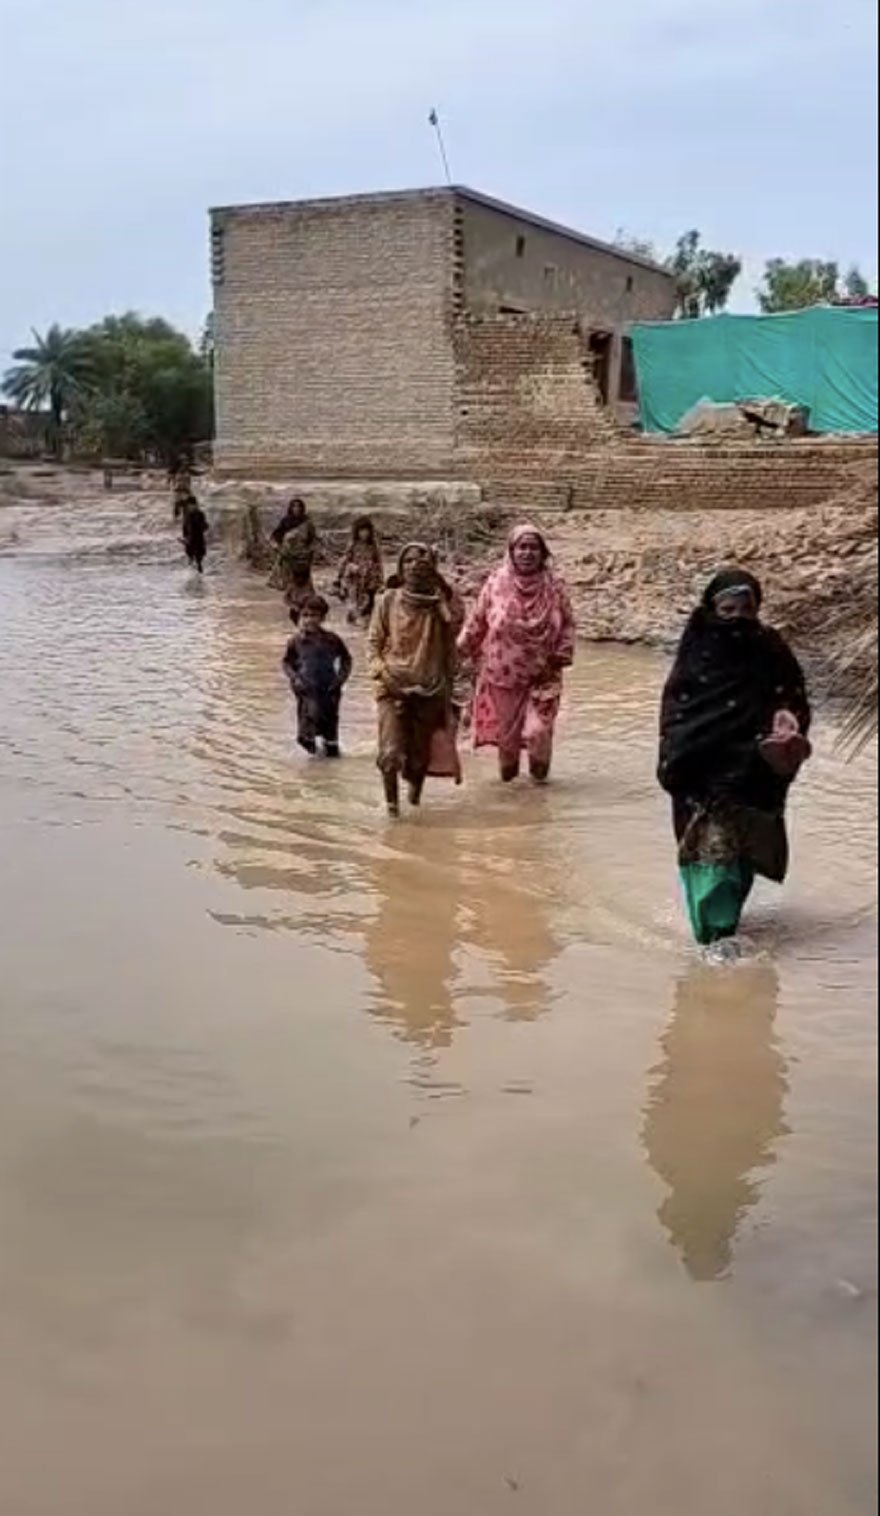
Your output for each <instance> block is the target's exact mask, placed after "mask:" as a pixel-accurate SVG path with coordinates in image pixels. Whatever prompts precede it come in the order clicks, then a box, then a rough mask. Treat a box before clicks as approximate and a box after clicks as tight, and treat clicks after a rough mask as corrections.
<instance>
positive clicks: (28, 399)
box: [3, 322, 94, 450]
mask: <svg viewBox="0 0 880 1516" xmlns="http://www.w3.org/2000/svg"><path fill="white" fill-rule="evenodd" d="M33 337H34V345H33V347H20V348H18V349H17V351H16V352H14V353H13V355H12V356H13V358H14V359H15V366H14V367H13V368H11V369H9V370H7V373H6V375H5V376H4V379H3V390H4V393H5V394H7V395H8V396H9V398H10V399H11V400H12V401H14V403H15V404H16V405H18V406H20V407H21V409H22V410H26V411H41V410H46V409H48V411H49V415H50V416H51V430H52V440H53V443H54V446H55V448H56V449H58V450H60V447H61V439H62V434H63V427H64V422H65V419H66V417H67V416H68V414H69V412H70V410H71V407H72V406H73V405H74V404H75V402H76V401H77V400H79V399H81V398H82V397H83V396H84V395H86V394H87V393H88V392H89V390H90V388H91V386H92V382H93V378H94V354H93V352H92V350H91V348H90V346H89V344H88V343H86V342H84V340H83V336H82V333H81V332H75V331H68V330H66V329H65V328H64V327H61V326H59V325H58V324H57V322H56V323H54V324H53V325H52V326H50V327H49V330H48V331H47V332H46V334H45V336H42V337H41V336H40V334H39V332H36V331H35V332H34V333H33Z"/></svg>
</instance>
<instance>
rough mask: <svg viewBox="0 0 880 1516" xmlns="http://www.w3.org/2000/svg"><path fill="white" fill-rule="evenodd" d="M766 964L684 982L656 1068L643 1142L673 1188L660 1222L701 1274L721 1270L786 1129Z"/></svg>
mask: <svg viewBox="0 0 880 1516" xmlns="http://www.w3.org/2000/svg"><path fill="white" fill-rule="evenodd" d="M777 995H778V980H777V975H776V970H775V969H774V968H772V967H771V966H770V965H768V964H752V965H740V966H739V967H738V968H736V969H734V970H731V971H730V972H725V971H723V970H718V969H713V968H707V967H700V968H698V969H695V970H693V971H692V972H691V973H689V974H687V975H686V976H685V977H684V978H683V979H681V980H680V981H679V984H678V989H677V993H676V999H675V1005H674V1007H673V1011H672V1017H671V1020H670V1022H669V1024H668V1026H667V1028H666V1031H665V1032H664V1034H663V1037H662V1039H661V1046H662V1048H663V1061H662V1063H661V1064H660V1065H659V1066H658V1067H657V1068H656V1069H655V1070H653V1071H652V1072H653V1074H654V1076H656V1077H655V1082H654V1084H653V1086H652V1088H651V1091H650V1094H649V1097H648V1102H647V1106H646V1112H645V1125H644V1129H643V1140H644V1144H645V1149H646V1151H647V1155H648V1160H649V1162H650V1164H651V1166H652V1168H654V1169H655V1170H656V1172H657V1173H658V1174H659V1175H660V1177H661V1179H663V1180H665V1182H666V1184H667V1185H668V1186H669V1191H670V1193H669V1194H668V1196H667V1197H666V1199H665V1200H664V1201H663V1204H662V1205H661V1206H660V1209H659V1211H658V1213H657V1214H658V1216H659V1218H660V1221H661V1223H662V1225H663V1227H664V1228H665V1230H666V1231H667V1232H668V1233H669V1236H670V1239H671V1240H672V1242H673V1243H674V1245H675V1246H676V1248H677V1249H678V1250H679V1252H680V1253H681V1256H682V1259H683V1260H684V1265H685V1268H686V1269H687V1271H688V1273H689V1274H690V1275H691V1278H693V1279H696V1280H709V1279H719V1278H721V1277H723V1276H724V1275H725V1274H726V1273H727V1271H728V1269H729V1267H730V1262H731V1254H732V1247H733V1240H734V1237H735V1235H736V1231H737V1228H738V1226H739V1224H740V1222H741V1220H742V1218H743V1216H744V1215H745V1213H746V1212H747V1211H748V1210H750V1209H751V1207H752V1206H753V1205H754V1204H755V1202H756V1201H757V1199H758V1197H759V1195H760V1191H761V1180H760V1175H759V1172H758V1171H760V1170H761V1169H763V1168H766V1167H767V1166H768V1165H770V1164H772V1163H774V1162H775V1158H776V1153H775V1147H776V1143H777V1141H778V1139H779V1138H780V1137H782V1136H784V1135H785V1134H786V1131H787V1128H786V1126H785V1124H784V1122H783V1117H782V1108H783V1100H784V1097H785V1094H786V1092H787V1089H788V1084H787V1080H786V1065H785V1061H784V1059H783V1058H782V1056H781V1054H780V1052H779V1049H778V1047H777V1043H776V1038H775V1035H774V1030H773V1020H774V1016H775V1013H776V1002H777Z"/></svg>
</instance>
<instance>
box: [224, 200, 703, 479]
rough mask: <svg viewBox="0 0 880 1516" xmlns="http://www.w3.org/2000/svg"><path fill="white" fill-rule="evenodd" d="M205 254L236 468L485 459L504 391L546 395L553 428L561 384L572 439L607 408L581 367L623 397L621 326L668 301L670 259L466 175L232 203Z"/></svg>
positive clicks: (626, 354) (409, 470)
mask: <svg viewBox="0 0 880 1516" xmlns="http://www.w3.org/2000/svg"><path fill="white" fill-rule="evenodd" d="M211 253H212V275H213V284H214V323H215V343H216V352H215V376H216V379H215V383H216V401H217V440H216V449H215V461H216V465H217V467H218V469H219V470H220V471H221V472H226V473H230V474H239V475H242V474H255V475H260V474H263V475H271V474H295V475H300V476H303V477H312V478H320V477H336V478H343V477H349V478H388V479H390V478H432V477H433V478H444V477H456V476H460V475H462V474H463V473H468V472H470V473H471V474H473V461H474V457H475V449H476V450H479V447H480V446H482V439H481V435H480V433H479V425H478V422H477V420H476V414H477V413H480V412H487V413H488V411H492V415H493V420H492V422H491V426H490V430H491V431H492V440H493V442H494V444H495V445H496V446H500V445H501V443H502V441H503V438H504V426H503V424H502V418H501V411H502V410H504V409H505V405H504V403H503V397H502V401H499V395H500V394H501V392H502V391H504V390H505V388H506V389H507V390H508V391H509V392H510V396H511V400H512V409H513V411H518V410H519V411H521V410H522V407H523V404H525V403H526V402H525V400H524V396H525V392H526V391H527V390H529V388H531V390H532V391H533V392H534V394H535V395H536V396H538V392H539V391H540V392H541V395H542V396H543V398H540V397H539V398H538V399H536V402H535V404H536V407H537V408H536V409H535V411H534V414H535V416H539V415H544V416H545V420H546V428H547V429H549V430H548V435H549V433H550V432H552V430H553V426H554V423H555V419H557V418H555V415H554V406H553V402H552V400H549V401H548V400H547V398H546V397H547V395H548V394H556V393H560V394H561V393H562V391H563V390H564V392H565V400H564V404H563V410H564V413H565V417H564V419H565V425H566V427H567V432H566V440H565V446H568V445H569V444H570V440H571V435H572V431H573V428H574V427H575V426H580V427H581V428H582V429H583V427H584V426H586V425H587V424H588V422H589V417H591V416H592V415H593V412H594V411H595V391H593V392H592V393H591V395H590V396H589V400H588V401H587V400H585V401H584V411H583V415H582V416H580V419H578V414H577V413H578V405H577V404H576V403H573V397H572V375H573V374H574V372H575V370H579V373H580V377H579V379H578V380H577V382H578V383H579V384H580V385H581V387H582V389H583V390H584V392H585V393H586V391H587V390H588V389H590V388H591V387H590V385H589V378H590V377H592V378H593V379H595V383H596V386H597V387H598V391H599V393H600V394H601V397H602V400H603V401H604V402H605V403H606V404H607V405H608V406H609V407H610V408H611V410H612V411H616V410H617V409H618V407H619V406H621V407H623V408H626V407H627V406H630V407H631V403H632V402H633V401H634V399H635V392H634V383H635V375H634V369H633V365H632V361H631V348H630V344H629V341H628V339H627V337H626V330H627V328H628V326H629V325H630V323H632V322H635V321H660V320H664V319H667V318H669V317H671V316H672V314H673V311H674V307H675V290H674V286H673V281H672V278H671V276H670V275H669V273H668V272H667V271H666V270H665V269H663V268H661V267H659V266H658V265H656V264H654V263H651V262H649V261H648V260H646V259H644V258H641V257H639V256H637V255H636V254H633V253H630V252H627V251H625V250H623V249H621V248H617V247H611V246H608V245H606V244H605V243H602V242H597V241H595V240H594V239H593V238H591V237H587V236H584V235H582V234H581V233H579V232H575V231H570V230H568V229H567V228H565V227H561V226H556V225H554V224H553V223H552V222H550V221H545V220H544V219H542V218H541V217H540V216H534V215H532V214H530V213H529V212H527V211H522V210H517V209H515V208H514V207H513V206H509V205H504V204H502V203H500V202H499V201H496V200H492V199H490V198H488V197H487V196H485V195H481V194H477V193H476V192H475V191H473V190H469V189H462V188H448V189H426V190H411V191H402V192H396V193H389V194H375V195H353V196H346V197H343V198H341V199H329V200H303V201H296V202H290V203H282V204H270V205H250V206H248V205H243V206H228V207H224V208H221V209H217V210H214V211H213V212H212V213H211ZM526 318H531V319H526ZM486 324H488V326H486ZM484 327H485V328H486V329H485V330H483V328H484ZM478 328H479V329H480V331H481V333H482V335H481V337H480V341H479V343H478V344H476V345H475V343H474V341H473V340H472V338H473V334H474V331H475V330H476V329H478ZM486 331H490V332H491V333H492V336H491V340H488V338H487V336H486ZM481 365H482V366H483V367H481ZM486 365H489V367H486ZM563 368H565V370H566V375H565V383H564V384H562V385H561V387H560V381H561V377H562V370H563ZM545 380H547V383H545V382H544V381H545ZM548 385H549V388H548ZM475 397H476V400H477V402H478V403H477V405H476V411H475V407H474V401H475ZM542 407H543V409H542ZM591 407H592V409H591ZM507 409H510V407H507ZM598 424H599V423H598V420H597V425H598ZM520 431H521V427H520ZM588 440H589V439H588V438H582V439H581V441H582V442H588ZM559 445H560V446H562V445H563V444H562V442H561V441H560V443H559Z"/></svg>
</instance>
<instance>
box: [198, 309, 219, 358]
mask: <svg viewBox="0 0 880 1516" xmlns="http://www.w3.org/2000/svg"><path fill="white" fill-rule="evenodd" d="M215 347H216V338H215V335H214V312H213V311H209V312H208V314H207V316H206V317H205V324H204V326H203V327H202V335H201V337H200V338H199V357H200V358H202V359H203V360H204V362H205V363H207V365H208V367H209V368H213V367H214V349H215Z"/></svg>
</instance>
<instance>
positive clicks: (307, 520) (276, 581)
mask: <svg viewBox="0 0 880 1516" xmlns="http://www.w3.org/2000/svg"><path fill="white" fill-rule="evenodd" d="M272 542H273V543H274V545H275V547H276V548H277V549H278V562H277V564H276V566H275V568H274V569H273V571H272V574H271V576H270V579H269V583H270V585H271V586H272V588H273V589H280V590H283V592H284V597H285V599H286V601H287V604H288V606H289V607H290V610H291V612H293V613H294V616H293V619H294V620H296V617H297V616H298V615H299V613H300V611H301V610H302V607H303V606H304V605H305V603H306V601H307V600H309V599H311V597H312V596H313V595H314V593H315V586H314V584H313V583H312V567H313V565H314V561H315V550H316V548H317V543H318V533H317V531H316V529H315V523H314V521H313V520H312V518H311V516H310V515H309V513H308V511H307V510H306V505H305V501H304V500H300V499H298V498H295V499H293V500H291V502H290V504H289V506H288V507H287V510H286V511H285V513H284V515H283V516H282V518H281V520H280V521H279V523H278V525H277V526H276V528H275V530H274V532H273V533H272Z"/></svg>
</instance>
